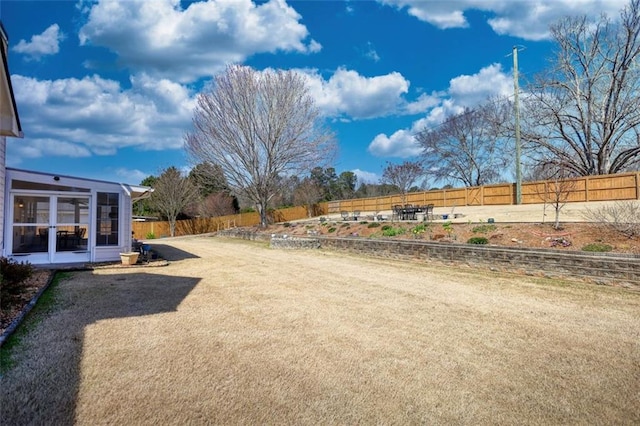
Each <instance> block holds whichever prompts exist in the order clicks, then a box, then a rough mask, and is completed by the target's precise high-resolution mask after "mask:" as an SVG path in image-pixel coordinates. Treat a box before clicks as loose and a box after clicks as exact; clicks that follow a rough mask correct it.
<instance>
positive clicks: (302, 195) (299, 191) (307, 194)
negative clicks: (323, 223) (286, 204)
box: [293, 177, 324, 217]
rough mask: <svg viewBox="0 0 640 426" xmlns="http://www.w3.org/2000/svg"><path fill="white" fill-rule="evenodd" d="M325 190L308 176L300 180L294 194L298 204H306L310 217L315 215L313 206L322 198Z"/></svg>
mask: <svg viewBox="0 0 640 426" xmlns="http://www.w3.org/2000/svg"><path fill="white" fill-rule="evenodd" d="M323 195H324V190H323V189H322V187H320V185H318V183H317V182H316V181H315V180H313V179H311V178H309V177H307V178H304V179H303V180H302V182H300V184H299V185H298V186H297V188H296V189H295V192H294V194H293V200H294V202H295V204H296V205H301V206H305V207H306V208H307V212H308V214H309V217H311V216H313V207H314V206H315V205H316V204H317V203H318V201H320V200H321V199H322V196H323Z"/></svg>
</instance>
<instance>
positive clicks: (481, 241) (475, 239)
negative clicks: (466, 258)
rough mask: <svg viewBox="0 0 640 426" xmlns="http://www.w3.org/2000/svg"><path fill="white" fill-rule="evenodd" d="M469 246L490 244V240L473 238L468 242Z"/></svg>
mask: <svg viewBox="0 0 640 426" xmlns="http://www.w3.org/2000/svg"><path fill="white" fill-rule="evenodd" d="M467 243H469V244H489V240H487V239H486V238H485V237H471V238H469V239H468V240H467Z"/></svg>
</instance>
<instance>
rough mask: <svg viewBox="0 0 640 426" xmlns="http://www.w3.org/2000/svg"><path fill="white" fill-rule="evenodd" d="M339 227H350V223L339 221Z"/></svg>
mask: <svg viewBox="0 0 640 426" xmlns="http://www.w3.org/2000/svg"><path fill="white" fill-rule="evenodd" d="M340 227H341V228H351V225H350V224H348V223H341V224H340Z"/></svg>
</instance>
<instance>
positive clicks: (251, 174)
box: [185, 65, 335, 226]
mask: <svg viewBox="0 0 640 426" xmlns="http://www.w3.org/2000/svg"><path fill="white" fill-rule="evenodd" d="M193 126H194V129H193V131H192V132H190V133H188V134H187V135H186V136H185V148H186V150H187V152H188V154H189V155H190V156H191V157H192V158H193V159H195V160H197V161H198V162H209V163H212V164H217V165H219V166H220V167H221V168H222V170H223V172H224V175H225V178H226V180H227V183H228V185H229V187H230V188H231V190H232V191H233V192H234V193H235V194H236V195H238V196H242V195H245V196H247V197H248V198H249V199H251V200H252V201H253V202H254V203H255V205H256V208H257V210H258V211H259V213H260V222H261V225H262V226H266V225H267V220H268V216H267V208H268V205H269V200H271V198H272V197H273V196H274V195H275V194H276V193H277V191H278V183H279V179H280V177H281V176H289V175H302V174H306V173H308V172H309V171H310V170H311V169H312V168H313V167H315V166H318V165H320V164H324V163H326V162H328V161H330V160H331V159H332V156H333V153H334V151H335V144H334V139H333V134H332V133H331V132H330V131H329V130H328V129H327V128H325V127H324V126H323V125H322V123H321V120H320V115H319V111H318V109H317V108H316V106H315V104H314V101H313V99H312V98H311V96H310V95H309V94H308V89H307V86H306V83H305V79H304V77H303V76H301V75H300V74H297V73H295V72H293V71H281V70H266V71H262V72H259V71H256V70H254V69H252V68H250V67H245V66H239V65H232V66H229V67H227V69H226V70H225V72H224V73H222V74H219V75H217V76H216V77H215V78H214V82H213V85H212V86H211V87H210V88H209V89H208V90H206V91H204V92H202V93H200V95H199V96H198V101H197V106H196V109H195V112H194V116H193Z"/></svg>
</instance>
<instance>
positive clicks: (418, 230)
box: [411, 223, 429, 237]
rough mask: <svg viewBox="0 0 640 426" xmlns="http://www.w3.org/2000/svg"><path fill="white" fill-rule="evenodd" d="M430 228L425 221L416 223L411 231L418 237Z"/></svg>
mask: <svg viewBox="0 0 640 426" xmlns="http://www.w3.org/2000/svg"><path fill="white" fill-rule="evenodd" d="M428 228H429V226H428V225H427V224H425V223H421V224H420V225H416V226H414V227H413V228H412V229H411V232H412V233H413V235H414V236H416V237H418V236H419V235H422V234H424V233H425V232H427V229H428Z"/></svg>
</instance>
